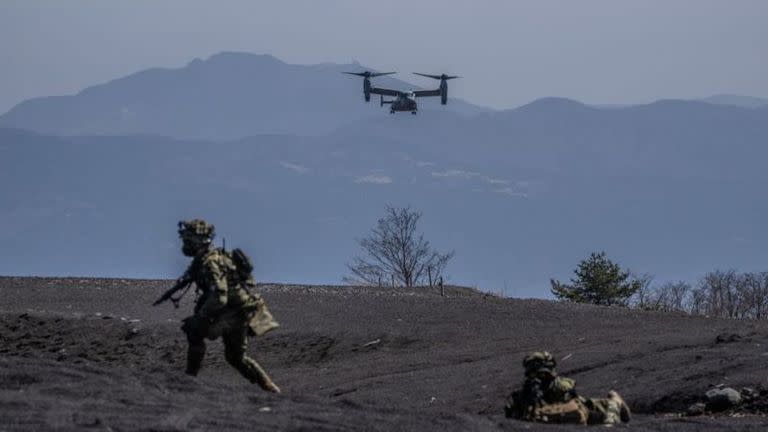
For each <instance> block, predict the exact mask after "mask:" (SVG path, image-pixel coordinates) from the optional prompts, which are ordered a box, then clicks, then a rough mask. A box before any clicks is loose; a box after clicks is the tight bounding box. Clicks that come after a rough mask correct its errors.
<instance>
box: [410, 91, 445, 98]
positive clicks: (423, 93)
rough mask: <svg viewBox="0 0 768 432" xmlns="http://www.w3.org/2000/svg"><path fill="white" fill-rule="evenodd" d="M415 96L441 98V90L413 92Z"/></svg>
mask: <svg viewBox="0 0 768 432" xmlns="http://www.w3.org/2000/svg"><path fill="white" fill-rule="evenodd" d="M413 94H415V95H416V97H426V96H440V89H437V90H416V91H414V92H413Z"/></svg>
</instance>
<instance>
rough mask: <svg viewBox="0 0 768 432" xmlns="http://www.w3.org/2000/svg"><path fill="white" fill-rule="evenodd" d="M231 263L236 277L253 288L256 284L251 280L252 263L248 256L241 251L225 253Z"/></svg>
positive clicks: (235, 250)
mask: <svg viewBox="0 0 768 432" xmlns="http://www.w3.org/2000/svg"><path fill="white" fill-rule="evenodd" d="M226 253H227V255H228V256H229V258H230V259H231V260H232V263H233V264H234V265H235V273H236V275H237V277H238V278H239V279H240V280H241V281H243V282H244V283H245V284H246V285H248V286H255V285H256V282H255V281H254V280H253V262H252V261H251V258H249V257H248V255H246V254H245V252H243V250H242V249H240V248H237V249H233V250H232V251H231V252H226Z"/></svg>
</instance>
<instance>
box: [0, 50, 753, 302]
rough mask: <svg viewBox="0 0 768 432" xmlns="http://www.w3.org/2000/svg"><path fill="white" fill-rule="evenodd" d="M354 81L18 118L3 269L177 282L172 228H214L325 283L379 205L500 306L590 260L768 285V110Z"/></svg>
mask: <svg viewBox="0 0 768 432" xmlns="http://www.w3.org/2000/svg"><path fill="white" fill-rule="evenodd" d="M224 65H229V66H226V67H225V66H224ZM355 67H356V68H357V69H358V70H360V69H364V68H363V67H362V66H360V65H330V64H326V65H316V66H295V65H286V64H285V63H282V62H280V61H279V60H276V59H274V58H271V57H268V56H255V55H247V54H232V53H229V54H221V55H217V56H213V57H212V58H210V59H208V60H205V61H193V62H192V63H190V64H189V65H187V66H186V67H184V68H181V69H176V70H150V71H145V72H140V73H138V74H134V75H131V76H129V77H126V78H123V79H119V80H116V81H113V82H111V83H107V84H104V85H102V86H97V87H93V88H89V89H86V90H84V91H83V92H81V93H80V94H78V95H75V96H67V97H63V98H61V97H60V98H41V99H36V100H32V101H28V102H25V103H22V104H20V105H19V106H17V107H15V108H14V109H12V110H11V111H10V112H8V113H6V114H5V115H4V116H2V117H0V124H1V125H3V128H2V129H0V155H2V156H0V196H2V197H3V199H2V201H0V223H1V224H2V226H3V227H4V229H3V230H2V231H0V242H1V243H0V244H2V245H3V246H0V258H1V259H0V274H16V275H99V276H120V277H173V276H174V275H177V274H178V273H180V271H181V270H182V269H183V267H184V258H183V257H181V254H180V253H178V249H179V244H178V240H177V239H176V238H175V230H174V226H175V222H176V221H177V220H179V219H183V218H190V217H205V218H208V219H210V220H211V221H212V222H214V223H216V225H217V231H218V232H219V233H220V235H221V236H223V237H226V239H227V245H232V247H237V246H239V247H243V248H245V249H246V250H247V251H249V252H250V253H251V254H252V255H253V256H254V257H255V259H256V264H257V271H256V272H257V277H258V278H260V279H262V280H271V281H284V282H313V283H333V282H338V281H339V280H340V279H341V278H342V276H344V275H345V274H346V269H345V263H346V262H349V261H350V260H351V258H352V256H354V255H355V254H356V253H358V252H359V250H358V246H357V245H356V243H355V239H357V238H360V237H362V236H364V235H365V234H366V233H367V232H368V230H369V229H370V228H371V227H372V226H373V225H374V224H375V222H376V219H377V218H378V217H380V216H381V215H382V214H383V210H384V207H385V206H386V205H387V204H391V205H397V206H407V205H410V206H412V207H413V208H415V209H418V210H420V211H422V212H423V219H422V227H423V229H424V231H425V234H426V236H427V238H428V239H429V240H430V241H431V242H432V243H433V245H434V246H435V247H436V248H438V249H440V250H451V249H452V250H455V251H456V256H455V258H454V260H453V261H452V262H451V264H450V266H449V267H448V270H447V272H448V274H449V276H450V277H451V279H450V280H451V281H452V282H456V283H461V284H466V285H476V286H478V287H480V288H482V289H486V290H492V291H497V292H499V291H502V290H504V291H505V292H506V294H508V295H518V296H535V297H542V296H546V295H547V293H548V289H547V288H548V285H549V278H551V277H555V278H559V279H567V278H568V277H570V272H571V270H572V269H573V268H574V267H575V265H576V263H577V262H578V260H580V259H582V258H584V257H586V256H587V255H588V254H589V253H590V252H592V251H598V250H605V251H606V252H607V253H608V256H609V257H611V258H614V259H616V260H618V261H619V262H620V264H622V265H624V266H625V267H629V268H630V269H631V270H633V271H634V272H636V273H646V272H647V273H652V274H654V275H656V278H657V280H658V281H661V282H663V281H666V280H672V279H687V280H690V281H695V279H696V278H697V277H699V276H701V275H703V274H704V273H705V272H707V271H710V270H714V269H715V268H730V267H735V268H739V269H741V270H745V271H746V270H750V271H751V270H766V268H765V263H766V262H768V250H767V249H766V248H765V244H768V229H767V228H766V225H765V220H767V217H768V201H767V200H766V199H765V185H766V184H768V173H766V170H765V169H764V161H765V160H768V148H767V147H766V143H768V107H755V108H745V107H741V106H735V105H733V104H720V103H711V102H704V101H680V100H666V101H659V102H655V103H652V104H647V105H637V106H628V107H621V108H611V109H603V108H595V107H590V106H587V105H584V104H582V103H580V102H577V101H573V100H568V99H561V98H546V99H540V100H537V101H534V102H532V103H530V104H528V105H525V106H522V107H519V108H516V109H511V110H502V111H493V110H489V109H485V108H482V107H477V106H474V105H471V104H468V103H463V102H461V101H457V100H453V99H452V100H451V101H450V102H449V104H448V105H447V106H445V107H443V106H440V105H439V104H437V105H433V106H428V105H427V106H425V107H424V109H423V110H421V111H420V113H419V115H417V116H411V115H389V114H387V113H386V111H385V110H382V109H381V108H379V107H378V106H377V105H378V104H375V105H376V106H374V104H373V103H371V105H370V106H367V105H365V103H364V102H363V101H362V95H361V94H360V93H361V91H360V83H359V82H356V81H355V80H353V79H352V77H348V76H344V75H342V74H340V73H339V72H340V71H346V70H349V69H350V68H355ZM241 69H245V70H241ZM320 70H327V71H328V73H327V74H326V75H323V74H322V73H319V72H318V71H320ZM254 77H257V78H254ZM289 82H290V83H294V85H293V86H291V85H289ZM201 83H207V84H205V85H203V84H201ZM210 83H220V84H218V85H210ZM313 83H314V84H313ZM310 84H313V85H317V86H319V87H317V88H314V87H312V86H311V85H310ZM452 84H453V82H452ZM382 85H392V86H397V87H403V88H412V87H413V86H412V85H410V84H408V83H405V82H398V81H384V80H382ZM201 86H202V87H201ZM249 86H255V89H254V88H250V87H249ZM313 92H314V93H316V94H318V97H313V95H312V94H308V93H313ZM129 102H130V103H129ZM372 102H373V101H372ZM120 106H126V107H129V108H128V111H129V112H137V113H139V112H140V113H142V114H141V115H138V116H136V117H134V118H133V120H130V121H125V122H124V121H123V120H120V119H119V118H118V117H119V116H116V115H115V110H116V109H117V108H116V107H120ZM187 106H189V109H188V110H186V111H184V107H187ZM130 107H134V108H133V111H131V110H132V108H130ZM136 107H143V108H141V109H138V108H136ZM270 113H271V114H270ZM268 116H272V117H268ZM278 117H279V118H278Z"/></svg>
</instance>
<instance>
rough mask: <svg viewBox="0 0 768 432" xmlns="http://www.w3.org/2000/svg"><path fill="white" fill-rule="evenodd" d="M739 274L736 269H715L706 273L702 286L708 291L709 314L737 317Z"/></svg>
mask: <svg viewBox="0 0 768 432" xmlns="http://www.w3.org/2000/svg"><path fill="white" fill-rule="evenodd" d="M737 281H738V275H737V274H736V271H735V270H725V271H723V270H715V271H713V272H709V273H707V274H706V275H704V279H702V280H701V283H700V285H699V286H700V287H701V288H703V289H704V291H706V292H707V295H708V299H707V300H708V301H707V303H708V310H707V315H710V316H716V317H721V318H736V317H737V311H738V310H739V302H740V298H739V292H738V290H737V283H736V282H737Z"/></svg>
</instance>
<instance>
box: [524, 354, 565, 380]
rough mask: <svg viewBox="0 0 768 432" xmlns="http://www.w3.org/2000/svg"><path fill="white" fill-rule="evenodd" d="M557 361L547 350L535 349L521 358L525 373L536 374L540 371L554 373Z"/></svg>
mask: <svg viewBox="0 0 768 432" xmlns="http://www.w3.org/2000/svg"><path fill="white" fill-rule="evenodd" d="M556 365H557V362H556V361H555V358H554V357H552V354H550V353H549V352H547V351H537V352H533V353H530V354H528V355H527V356H525V358H524V359H523V367H524V368H525V374H526V375H536V374H540V373H547V374H550V375H554V374H555V366H556Z"/></svg>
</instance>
